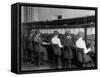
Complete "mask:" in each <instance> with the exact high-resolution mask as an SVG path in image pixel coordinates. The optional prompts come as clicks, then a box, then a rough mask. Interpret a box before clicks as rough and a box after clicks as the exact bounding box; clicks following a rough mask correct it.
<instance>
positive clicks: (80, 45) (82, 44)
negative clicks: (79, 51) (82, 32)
mask: <svg viewBox="0 0 100 77" xmlns="http://www.w3.org/2000/svg"><path fill="white" fill-rule="evenodd" d="M76 47H78V48H83V49H84V53H88V52H89V51H90V50H91V48H88V49H87V48H86V44H85V41H84V40H83V39H82V38H79V39H78V40H77V41H76Z"/></svg>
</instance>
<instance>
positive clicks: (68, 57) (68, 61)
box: [63, 31, 75, 68]
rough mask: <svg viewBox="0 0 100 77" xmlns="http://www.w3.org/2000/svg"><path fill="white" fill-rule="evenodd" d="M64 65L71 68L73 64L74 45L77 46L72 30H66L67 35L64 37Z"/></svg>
mask: <svg viewBox="0 0 100 77" xmlns="http://www.w3.org/2000/svg"><path fill="white" fill-rule="evenodd" d="M63 45H64V64H65V65H64V66H65V67H66V66H67V67H68V68H70V67H71V66H72V59H73V50H72V49H73V47H74V46H75V45H74V43H73V41H72V37H71V32H70V31H66V32H65V37H64V42H63Z"/></svg>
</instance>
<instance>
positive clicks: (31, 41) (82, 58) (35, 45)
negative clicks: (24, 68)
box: [23, 30, 94, 68]
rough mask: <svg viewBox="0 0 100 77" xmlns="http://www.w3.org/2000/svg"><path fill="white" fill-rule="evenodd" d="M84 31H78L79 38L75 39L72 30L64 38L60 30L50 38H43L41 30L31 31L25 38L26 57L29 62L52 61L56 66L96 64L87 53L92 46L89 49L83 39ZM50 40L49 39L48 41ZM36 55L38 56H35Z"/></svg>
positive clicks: (69, 66) (68, 66)
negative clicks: (71, 33) (61, 36)
mask: <svg viewBox="0 0 100 77" xmlns="http://www.w3.org/2000/svg"><path fill="white" fill-rule="evenodd" d="M83 37H84V33H83V32H79V33H78V39H77V40H76V41H73V38H72V37H71V35H70V31H67V32H65V35H64V38H63V39H61V38H60V37H59V32H57V31H54V33H53V36H52V37H51V38H49V39H46V38H45V37H44V38H43V37H42V36H41V33H40V31H39V30H36V31H34V30H33V31H31V33H30V34H29V35H26V37H24V40H23V49H24V59H25V61H26V62H27V63H29V62H32V63H33V64H34V63H38V65H40V64H41V59H42V61H43V62H51V63H53V64H54V66H55V67H56V68H66V67H67V68H71V67H72V64H73V63H74V64H75V65H77V66H80V65H78V64H79V63H81V65H82V66H84V67H85V66H87V64H89V65H90V66H92V67H93V66H94V62H93V60H92V58H91V57H90V56H89V55H87V53H88V52H90V51H91V47H90V48H88V49H87V47H86V44H85V41H84V40H83ZM48 40H49V41H48ZM35 57H36V58H35Z"/></svg>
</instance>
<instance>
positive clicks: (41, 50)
mask: <svg viewBox="0 0 100 77" xmlns="http://www.w3.org/2000/svg"><path fill="white" fill-rule="evenodd" d="M34 42H35V51H36V52H38V53H39V54H40V53H43V60H44V61H47V60H48V54H47V50H46V48H45V47H43V46H42V44H43V43H44V42H43V41H42V38H41V34H40V31H39V30H36V31H35V36H34ZM39 57H40V55H39ZM39 59H40V58H39Z"/></svg>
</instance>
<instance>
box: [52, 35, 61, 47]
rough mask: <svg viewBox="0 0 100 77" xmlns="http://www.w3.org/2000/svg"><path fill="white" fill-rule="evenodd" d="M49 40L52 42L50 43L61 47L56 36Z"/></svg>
mask: <svg viewBox="0 0 100 77" xmlns="http://www.w3.org/2000/svg"><path fill="white" fill-rule="evenodd" d="M51 42H52V44H57V45H58V46H59V47H63V46H62V45H61V41H60V39H59V38H58V37H56V36H55V37H53V38H52V39H51Z"/></svg>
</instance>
